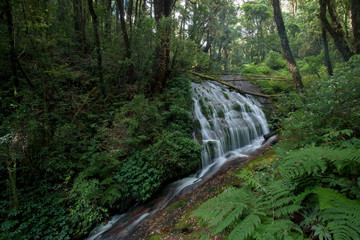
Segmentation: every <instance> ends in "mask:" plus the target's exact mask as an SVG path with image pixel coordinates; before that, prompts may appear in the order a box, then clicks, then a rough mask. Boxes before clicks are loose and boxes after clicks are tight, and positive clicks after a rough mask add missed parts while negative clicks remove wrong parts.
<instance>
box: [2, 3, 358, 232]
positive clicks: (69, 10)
mask: <svg viewBox="0 0 360 240" xmlns="http://www.w3.org/2000/svg"><path fill="white" fill-rule="evenodd" d="M278 5H279V2H278V1H276V0H274V1H265V0H256V1H249V2H241V1H236V2H234V1H230V0H193V1H191V0H178V1H176V0H170V1H165V0H163V1H160V0H153V1H149V0H148V1H147V0H115V1H114V0H94V1H93V0H46V1H38V0H3V1H1V3H0V53H1V54H0V61H1V64H0V69H1V71H0V77H1V85H0V103H1V112H0V156H1V157H0V176H1V178H0V194H1V198H0V219H1V226H0V229H1V230H0V239H81V238H84V237H85V236H87V235H88V234H89V231H91V229H92V228H93V227H94V226H96V225H97V224H99V223H100V222H102V221H106V220H107V218H108V217H109V216H110V215H112V214H114V213H119V212H123V211H126V210H127V209H128V208H129V207H131V206H132V205H133V204H134V203H136V202H141V201H146V200H148V199H149V198H151V197H153V196H154V194H156V192H157V191H158V190H159V189H160V187H161V186H163V185H164V184H166V183H169V182H171V181H172V180H175V179H178V178H180V177H183V176H186V175H188V174H189V173H192V172H194V171H195V170H196V169H197V168H198V166H199V164H200V160H201V159H200V149H201V147H200V146H199V144H197V143H196V142H195V141H194V140H193V137H192V133H193V128H194V123H193V119H192V99H191V94H192V93H191V85H190V83H191V81H190V79H193V77H192V76H191V75H190V74H189V73H188V71H189V70H192V71H198V72H205V73H207V74H217V73H222V72H231V73H239V74H242V75H243V76H247V78H249V79H252V80H254V82H256V84H257V85H258V86H259V87H261V88H262V90H263V92H265V93H267V94H277V95H279V96H278V97H277V98H276V99H274V104H275V105H276V107H277V110H276V111H275V112H274V113H273V114H272V115H269V116H268V118H269V123H270V125H271V127H272V128H274V129H275V128H278V127H280V126H281V127H284V128H283V130H282V135H283V137H282V141H281V142H280V144H279V146H278V148H277V152H278V154H279V158H280V159H281V161H283V162H284V163H282V162H281V161H280V162H281V164H282V165H281V166H282V168H281V169H287V168H290V167H291V166H290V165H291V164H290V163H289V162H286V161H285V160H284V159H289V158H290V159H294V157H291V156H290V157H289V156H288V155H287V153H288V152H292V151H295V150H297V149H302V148H305V150H306V149H307V147H309V146H311V147H324V146H325V145H326V146H327V147H328V148H331V149H334V148H336V149H337V150H338V151H340V152H339V155H340V158H341V156H342V155H341V154H344V155H347V156H352V155H351V154H353V155H354V157H353V158H351V161H350V160H349V161H348V162H346V159H345V160H344V161H345V162H344V163H342V164H343V165H341V164H340V165H338V164H337V163H335V162H334V160H332V158H331V157H327V158H326V157H320V158H326V159H328V161H329V162H330V163H331V164H335V166H336V167H321V166H320V167H318V168H314V167H312V168H310V169H312V172H310V173H309V175H311V176H312V178H311V179H310V180H309V179H308V178H306V176H307V175H304V172H306V171H307V170H306V169H305V170H303V171H300V170H299V171H300V173H297V172H296V173H295V174H293V175H290V176H287V178H286V179H290V180H294V179H295V178H296V179H295V180H296V181H295V180H294V182H292V183H291V184H292V185H291V184H290V185H291V187H292V188H289V191H290V190H291V191H292V190H293V188H294V189H295V190H296V191H298V192H296V194H299V193H301V191H303V190H304V189H306V188H307V186H310V185H311V184H313V185H314V182H315V183H319V184H317V185H316V184H315V185H316V186H318V187H319V188H318V189H317V190H314V189H313V190H312V192H311V191H310V190H309V191H308V192H307V194H303V195H301V196H303V199H305V198H306V197H307V196H310V195H311V194H312V195H317V196H324V195H321V193H324V192H325V193H329V194H330V195H331V194H332V195H331V196H335V197H338V195H336V194H340V193H342V194H344V198H346V199H348V200H349V201H356V202H347V203H348V205H349V206H350V207H349V206H348V205H346V204H345V205H346V206H347V207H349V209H350V208H352V207H353V205H354V206H356V207H353V208H355V209H358V208H359V207H358V199H359V194H360V178H359V176H360V173H359V171H360V166H359V165H360V159H359V155H358V153H359V151H358V149H359V146H360V141H359V139H358V137H359V134H360V128H359V126H360V102H359V101H360V96H359V94H360V89H359V88H360V80H359V78H360V57H359V55H358V54H359V53H360V16H359V14H360V3H359V1H358V0H318V1H317V0H316V1H302V0H291V1H288V2H283V3H282V5H281V10H282V16H281V15H280V17H281V20H283V21H284V26H285V29H284V30H285V32H283V33H282V34H281V32H280V31H279V27H278V26H279V25H277V23H278V21H275V20H276V19H277V17H279V15H278V14H279V12H277V11H276V9H277V8H276V6H278ZM274 13H275V16H274ZM280 14H281V12H280ZM278 19H279V18H278ZM278 31H279V32H278ZM284 34H285V37H286V38H287V40H286V41H288V43H289V47H290V49H291V54H292V56H293V61H292V62H291V59H290V60H289V57H288V55H287V54H286V53H287V51H285V50H284V45H283V44H284V41H283V36H284ZM283 53H284V54H283ZM283 56H284V57H283ZM295 61H296V62H295ZM287 66H288V67H287ZM294 69H298V73H297V76H298V77H300V79H299V78H297V82H296V80H295V81H294V80H293V79H295V77H294V76H295V75H296V74H295V75H294V71H295V70H294ZM259 78H260V79H267V80H266V81H265V80H264V81H257V80H258V79H259ZM299 81H300V83H301V84H299ZM303 86H304V88H302V87H303ZM344 149H345V150H344ZM342 150H344V152H341V151H342ZM314 151H318V150H314ZM319 151H321V150H319ZM326 151H330V150H326ZM334 151H335V150H334ZM346 151H349V152H350V153H351V154H349V152H346ZM353 151H357V152H356V153H353ZM295 152H296V151H295ZM300 155H301V153H300ZM310 155H311V154H310ZM314 155H316V154H314ZM310 162H311V161H310ZM330 163H329V164H330ZM293 164H295V163H293ZM295 165H296V164H295ZM309 166H310V165H309ZM329 166H330V165H329ZM331 166H332V165H331ZM270 168H271V169H272V170H271V171H273V169H275V168H276V166H275V165H274V166H272V167H269V169H270ZM281 169H280V170H279V172H276V173H273V172H272V173H270V174H269V175H268V176H271V178H272V179H275V178H276V177H278V176H280V175H284V176H285V175H286V174H288V172H291V171H290V170H288V169H287V170H281ZM320 170H321V171H322V172H321V171H320ZM269 171H270V170H269ZM282 171H283V172H282ZM309 171H310V170H309ZM320 172H321V174H324V176H330V175H329V174H332V175H331V176H334V177H333V178H331V177H330V178H326V179H325V180H321V181H320V180H319V179H321V178H322V175H321V174H320ZM244 176H245V175H244ZM244 176H243V177H244ZM246 176H248V175H246ZM246 176H245V177H244V178H246ZM247 179H253V178H247ZM261 181H263V182H267V181H268V178H266V179H260V180H259V181H258V182H259V183H262V182H261ZM306 181H308V182H307V183H306V184H307V185H306V184H305V183H304V182H306ZM252 183H253V182H252ZM301 184H302V185H301ZM299 186H300V187H299ZM257 187H258V185H256V184H255V186H254V185H251V184H250V185H247V188H249V189H250V190H251V191H253V190H254V189H252V188H255V189H259V188H257ZM271 187H273V186H272V185H271ZM245 188H246V187H245ZM262 189H265V188H262ZM299 189H301V190H299ZM324 189H325V190H324ZM328 189H332V190H331V191H330V190H328ZM250 190H249V191H250ZM295 190H294V191H295ZM244 191H245V190H244ZM256 191H258V190H255V193H254V192H252V193H249V192H247V193H246V194H250V195H251V194H255V195H254V196H256ZM265 191H267V190H265ZM333 191H335V192H333ZM286 194H289V193H286ZM329 194H328V195H326V196H329ZM334 194H335V195H334ZM251 196H253V195H251ZM341 196H343V195H341ZM326 199H329V198H326ZM326 199H325V200H326ZM322 200H323V199H322V198H321V197H320V201H322ZM325 200H323V201H325ZM343 200H344V199H343ZM290 201H293V199H291V200H289V202H290ZM344 201H345V202H346V200H344ZM289 202H287V203H286V204H288V203H289ZM300 202H301V201H300ZM309 202H311V203H312V204H313V205H311V206H312V207H314V209H315V210H316V211H317V212H316V211H315V210H314V211H315V213H314V212H312V213H309V214H308V216H309V219H310V220H308V222H307V223H306V224H304V226H305V227H304V229H307V230H304V234H303V236H304V237H311V236H312V237H314V238H320V239H331V236H332V235H331V234H333V233H334V232H333V231H334V230H333V229H332V228H331V226H333V225H331V226H330V227H329V226H328V225H326V224H328V223H329V219H326V218H323V219H321V218H319V216H320V212H321V211H326V210H328V209H329V208H325V209H324V208H320V209H316V204H315V203H314V202H316V201H315V200H309ZM350 203H351V204H350ZM284 204H285V203H284ZM305 204H307V203H303V205H305ZM352 204H353V205H352ZM300 205H301V204H300V203H299V206H300ZM282 206H283V205H281V204H280V205H277V206H276V207H277V208H280V207H282ZM299 210H300V207H298V205H296V207H294V208H292V210H291V211H290V210H289V211H287V210H284V211H285V212H281V214H279V215H276V218H278V219H281V218H282V215H283V214H285V213H286V214H293V213H294V212H297V211H299ZM286 211H287V212H286ZM355 212H356V216H355V217H354V218H355V219H357V221H358V222H357V225H356V224H354V225H352V226H351V227H350V229H352V230H353V231H354V232H355V234H360V233H359V230H358V229H360V228H357V227H358V223H359V222H360V217H359V216H360V210H359V211H357V210H356V211H355ZM266 214H267V213H266ZM266 214H265V215H266ZM311 214H313V215H311ZM310 216H311V217H313V219H312V220H313V221H312V220H311V217H310ZM347 216H348V215H347ZM274 218H275V217H274ZM236 219H240V218H239V216H237V217H234V219H232V220H236ZM289 219H290V217H289ZM330 219H332V218H330ZM320 220H322V221H320ZM219 221H220V220H219ZM256 221H257V219H256ZM262 221H263V222H262V223H264V221H265V223H266V221H269V219H268V218H266V219H265V220H262ZM339 221H344V219H340V220H339ZM354 221H356V220H354ZM330 222H331V221H330ZM230 223H233V222H232V221H230ZM253 225H254V224H253ZM258 225H259V222H258ZM258 225H256V224H255V225H254V226H258ZM335 225H336V224H335ZM224 226H225V227H224V228H223V229H220V232H221V231H223V230H224V229H225V230H229V229H231V226H233V225H231V226H230V227H229V226H228V225H226V224H225V225H224ZM313 226H318V227H317V228H313ZM354 226H355V227H354ZM250 229H255V227H251V226H250ZM290 229H291V228H290ZM319 229H320V230H319ZM316 231H317V232H316ZM347 231H348V232H350V231H349V230H348V229H347ZM218 232H219V231H218ZM253 232H254V231H253ZM315 233H317V234H315ZM320 233H321V234H322V235H320ZM249 235H250V233H249V234H248V235H246V236H245V237H247V236H249ZM320 236H321V237H320ZM336 236H338V235H336ZM346 236H347V235H346ZM354 236H356V235H354ZM357 236H358V235H357ZM339 239H341V238H339ZM344 239H346V237H345V238H344Z"/></svg>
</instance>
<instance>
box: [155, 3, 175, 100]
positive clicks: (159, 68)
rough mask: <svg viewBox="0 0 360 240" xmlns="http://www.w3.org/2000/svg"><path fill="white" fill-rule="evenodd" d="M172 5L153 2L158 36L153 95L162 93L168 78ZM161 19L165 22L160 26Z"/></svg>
mask: <svg viewBox="0 0 360 240" xmlns="http://www.w3.org/2000/svg"><path fill="white" fill-rule="evenodd" d="M173 3H174V0H154V12H155V21H156V24H157V31H158V33H159V34H160V43H159V44H158V45H157V46H156V52H155V54H156V56H155V63H154V76H153V79H152V81H151V86H150V91H151V92H152V93H155V94H157V93H162V92H163V91H164V89H165V87H166V81H167V78H168V76H169V69H168V68H169V62H170V35H171V32H170V30H171V25H170V21H168V20H169V19H168V18H169V17H170V15H171V11H172V8H173ZM162 19H164V20H165V21H164V24H160V22H161V21H160V20H162ZM163 25H164V26H163Z"/></svg>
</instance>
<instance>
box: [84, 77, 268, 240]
mask: <svg viewBox="0 0 360 240" xmlns="http://www.w3.org/2000/svg"><path fill="white" fill-rule="evenodd" d="M192 90H193V101H194V122H195V128H196V129H195V131H194V139H196V140H197V141H198V142H199V144H201V145H202V151H201V159H202V166H201V167H200V170H199V171H198V172H197V173H196V174H193V175H190V176H189V177H186V178H183V179H181V180H179V181H176V182H174V183H172V184H170V185H169V186H167V188H166V190H165V192H167V195H166V196H165V197H164V198H163V199H162V200H160V201H157V200H156V199H155V200H154V203H155V204H153V203H150V204H149V205H151V207H148V206H136V207H134V208H132V209H131V210H129V211H128V212H127V213H125V214H122V215H119V216H115V217H113V219H112V221H111V223H108V224H106V225H105V226H104V227H98V228H96V229H94V231H93V232H92V234H90V235H91V236H89V238H88V240H93V239H130V238H129V237H130V235H131V233H132V232H133V231H135V230H136V228H137V227H138V225H139V224H140V223H141V221H142V220H143V219H145V218H147V217H149V216H152V215H154V214H155V213H156V212H157V211H159V210H160V209H161V208H162V207H164V206H166V205H167V204H168V203H170V202H171V200H172V199H173V198H174V197H175V196H177V195H178V194H179V193H180V192H181V191H182V190H183V189H184V188H186V187H188V186H190V185H194V184H196V183H198V182H200V181H201V180H203V179H204V177H205V176H210V175H211V174H213V173H214V172H216V171H217V170H218V169H219V168H220V167H221V165H222V164H223V163H224V162H226V161H228V160H231V159H236V158H238V157H247V156H248V154H249V153H251V151H252V150H255V149H257V148H259V147H260V146H261V144H262V142H263V140H264V138H263V135H265V134H267V133H268V132H269V129H268V125H267V121H266V118H265V114H264V113H263V111H262V110H261V108H260V103H259V102H257V101H256V99H254V98H252V97H251V96H242V95H240V94H239V93H236V92H232V91H230V90H228V89H227V88H223V87H222V86H220V85H218V84H216V83H211V82H207V81H203V82H202V83H201V84H197V83H192ZM160 198H161V197H160Z"/></svg>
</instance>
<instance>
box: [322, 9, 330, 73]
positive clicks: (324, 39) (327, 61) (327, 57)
mask: <svg viewBox="0 0 360 240" xmlns="http://www.w3.org/2000/svg"><path fill="white" fill-rule="evenodd" d="M324 17H325V18H326V5H325V4H320V20H321V19H322V18H324ZM321 37H322V42H323V45H324V62H325V66H326V69H327V72H328V74H329V75H330V76H331V75H332V74H333V69H332V64H331V60H330V55H329V46H328V41H327V36H326V28H325V24H324V22H323V21H322V20H321Z"/></svg>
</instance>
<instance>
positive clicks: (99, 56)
mask: <svg viewBox="0 0 360 240" xmlns="http://www.w3.org/2000/svg"><path fill="white" fill-rule="evenodd" d="M88 5H89V11H90V15H91V18H92V20H93V28H94V38H95V48H96V53H97V62H98V71H99V84H100V89H101V91H102V93H103V94H105V89H104V75H103V67H102V54H101V44H100V36H99V22H98V18H97V15H96V13H95V11H94V7H93V0H88Z"/></svg>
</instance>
